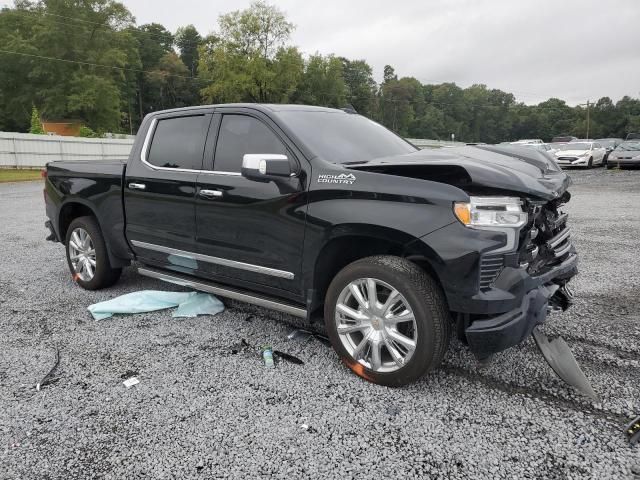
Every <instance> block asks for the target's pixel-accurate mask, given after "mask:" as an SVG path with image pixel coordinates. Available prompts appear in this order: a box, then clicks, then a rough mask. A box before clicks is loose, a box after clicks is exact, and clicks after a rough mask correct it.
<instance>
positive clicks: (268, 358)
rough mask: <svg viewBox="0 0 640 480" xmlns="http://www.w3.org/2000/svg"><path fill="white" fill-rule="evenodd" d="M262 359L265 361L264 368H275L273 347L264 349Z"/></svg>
mask: <svg viewBox="0 0 640 480" xmlns="http://www.w3.org/2000/svg"><path fill="white" fill-rule="evenodd" d="M262 359H263V360H264V366H265V367H267V368H275V364H274V363H273V350H272V349H271V347H269V346H266V347H263V348H262Z"/></svg>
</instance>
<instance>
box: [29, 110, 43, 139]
mask: <svg viewBox="0 0 640 480" xmlns="http://www.w3.org/2000/svg"><path fill="white" fill-rule="evenodd" d="M29 133H34V134H36V135H44V134H45V131H44V128H42V122H41V121H40V114H39V113H38V109H37V108H36V106H35V105H34V106H33V108H32V109H31V127H30V128H29Z"/></svg>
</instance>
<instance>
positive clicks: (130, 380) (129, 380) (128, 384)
mask: <svg viewBox="0 0 640 480" xmlns="http://www.w3.org/2000/svg"><path fill="white" fill-rule="evenodd" d="M139 383H140V380H138V379H137V378H136V377H131V378H127V379H126V380H125V381H124V382H122V384H123V385H124V386H125V387H127V388H131V387H133V386H134V385H137V384H139Z"/></svg>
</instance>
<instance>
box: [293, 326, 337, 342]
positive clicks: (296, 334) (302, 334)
mask: <svg viewBox="0 0 640 480" xmlns="http://www.w3.org/2000/svg"><path fill="white" fill-rule="evenodd" d="M312 337H313V338H315V339H316V340H320V341H321V342H322V343H324V344H325V345H330V344H331V341H330V340H329V337H327V336H325V335H322V334H320V333H316V332H311V331H309V330H305V329H303V328H298V329H296V330H294V331H292V332H291V333H289V334H288V335H287V340H308V339H309V338H312Z"/></svg>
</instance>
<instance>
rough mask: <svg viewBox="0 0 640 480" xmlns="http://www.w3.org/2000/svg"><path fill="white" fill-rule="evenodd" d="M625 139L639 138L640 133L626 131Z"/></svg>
mask: <svg viewBox="0 0 640 480" xmlns="http://www.w3.org/2000/svg"><path fill="white" fill-rule="evenodd" d="M626 140H640V133H628V134H627V138H626Z"/></svg>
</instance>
